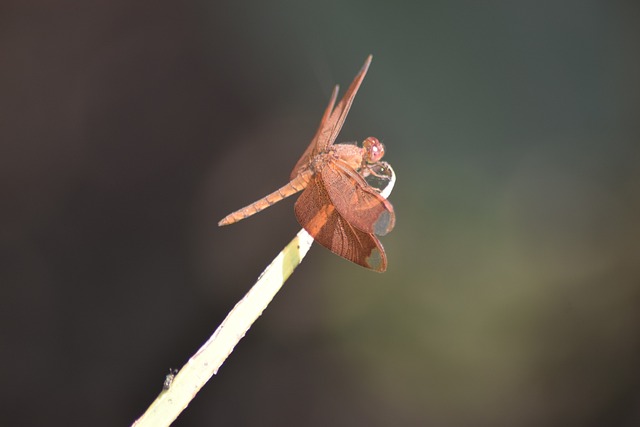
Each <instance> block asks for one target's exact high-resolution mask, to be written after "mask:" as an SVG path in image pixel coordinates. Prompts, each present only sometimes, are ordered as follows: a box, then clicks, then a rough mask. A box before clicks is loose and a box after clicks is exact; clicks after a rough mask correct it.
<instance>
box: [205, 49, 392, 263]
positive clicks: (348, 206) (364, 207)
mask: <svg viewBox="0 0 640 427" xmlns="http://www.w3.org/2000/svg"><path fill="white" fill-rule="evenodd" d="M371 60H372V56H371V55H369V56H368V57H367V59H366V61H365V62H364V65H363V66H362V68H361V69H360V71H359V72H358V74H357V75H356V77H355V79H354V80H353V82H352V83H351V85H350V86H349V88H348V89H347V91H346V93H345V94H344V96H343V97H342V99H341V100H340V102H338V104H337V105H336V104H335V102H336V99H337V96H338V91H339V86H338V85H336V86H335V88H334V90H333V92H332V94H331V98H330V100H329V105H328V106H327V107H326V109H325V111H324V114H323V116H322V119H321V120H320V126H319V127H318V130H317V131H316V133H315V135H314V137H313V139H312V140H311V143H310V144H309V146H308V147H307V149H306V150H305V151H304V153H303V154H302V157H300V160H298V162H297V163H296V165H295V166H294V168H293V171H292V172H291V175H290V177H289V179H290V181H289V182H288V183H287V184H285V185H284V186H282V187H281V188H279V189H277V190H276V191H274V192H272V193H271V194H269V195H267V196H265V197H263V198H261V199H260V200H257V201H255V202H253V203H251V204H250V205H248V206H245V207H243V208H242V209H239V210H237V211H235V212H233V213H231V214H229V215H227V216H226V217H224V218H223V219H222V220H221V221H220V222H219V223H218V225H219V226H224V225H229V224H233V223H235V222H238V221H240V220H243V219H245V218H247V217H249V216H251V215H254V214H256V213H258V212H260V211H262V210H263V209H266V208H268V207H269V206H271V205H273V204H274V203H277V202H279V201H280V200H283V199H285V198H287V197H289V196H292V195H294V194H296V193H298V192H300V191H302V194H301V195H300V197H298V199H297V200H296V202H295V207H294V211H295V216H296V219H297V220H298V222H299V223H300V225H301V226H302V227H303V228H304V229H305V230H306V231H307V232H308V233H309V234H310V235H311V236H312V237H313V238H314V240H315V241H316V242H318V243H319V244H320V245H322V246H324V247H325V248H327V249H329V250H330V251H332V252H333V253H335V254H337V255H339V256H341V257H342V258H345V259H347V260H349V261H351V262H353V263H355V264H358V265H360V266H362V267H365V268H368V269H371V270H374V271H377V272H384V271H385V270H386V269H387V256H386V254H385V251H384V248H383V246H382V243H380V240H379V239H378V238H377V237H376V236H384V235H385V234H387V233H389V232H390V231H391V230H392V229H393V227H394V225H395V213H394V210H393V206H392V205H391V203H390V202H389V201H388V200H387V199H386V198H384V197H382V196H381V195H380V190H379V188H378V187H376V186H375V184H372V183H371V182H372V181H375V180H378V181H380V180H383V181H388V180H389V179H391V174H392V173H393V171H392V169H391V168H390V166H389V165H388V163H386V162H384V161H382V160H381V159H382V157H383V156H384V153H385V149H384V145H383V144H382V143H381V142H380V141H379V140H378V139H377V138H375V137H372V136H370V137H368V138H366V139H365V140H364V141H363V143H362V146H357V145H355V144H353V143H341V144H335V140H336V138H337V137H338V134H339V133H340V130H341V129H342V126H343V124H344V122H345V119H346V118H347V114H348V113H349V110H350V109H351V104H352V103H353V100H354V98H355V96H356V93H357V92H358V89H359V88H360V85H361V83H362V81H363V80H364V77H365V75H366V74H367V71H368V69H369V65H370V64H371ZM334 106H335V108H334ZM393 179H394V180H395V177H394V178H393Z"/></svg>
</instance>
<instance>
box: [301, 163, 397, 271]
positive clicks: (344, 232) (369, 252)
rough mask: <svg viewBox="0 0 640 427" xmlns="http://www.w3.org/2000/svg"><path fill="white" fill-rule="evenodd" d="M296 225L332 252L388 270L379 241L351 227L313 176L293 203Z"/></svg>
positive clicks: (373, 268) (356, 261)
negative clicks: (298, 224)
mask: <svg viewBox="0 0 640 427" xmlns="http://www.w3.org/2000/svg"><path fill="white" fill-rule="evenodd" d="M295 213H296V218H297V219H298V222H299V223H300V225H302V227H304V229H305V230H307V232H308V233H309V234H310V235H311V236H313V238H314V239H315V240H316V242H318V243H320V244H321V245H322V246H324V247H325V248H327V249H329V250H330V251H331V252H333V253H335V254H337V255H340V256H341V257H343V258H345V259H348V260H349V261H351V262H354V263H356V264H358V265H361V266H363V267H365V268H369V269H372V270H375V271H378V272H383V271H385V270H386V269H387V257H386V255H385V253H384V248H383V247H382V244H381V243H380V241H379V240H378V239H377V238H376V237H375V236H374V235H373V234H370V233H365V232H363V231H361V230H358V229H357V228H355V227H353V226H351V225H350V224H349V222H348V221H347V220H345V219H344V218H343V217H342V216H341V215H340V213H339V212H338V211H337V210H336V208H335V206H333V204H332V203H331V199H330V198H329V194H328V193H327V191H326V189H325V187H324V185H323V182H322V180H321V179H320V178H319V177H318V176H314V177H313V178H312V179H311V181H310V182H309V185H308V186H307V188H306V189H305V190H304V192H303V193H302V194H301V195H300V197H299V198H298V200H297V201H296V204H295Z"/></svg>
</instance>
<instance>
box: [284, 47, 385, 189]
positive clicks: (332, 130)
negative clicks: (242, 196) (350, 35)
mask: <svg viewBox="0 0 640 427" xmlns="http://www.w3.org/2000/svg"><path fill="white" fill-rule="evenodd" d="M372 58H373V57H372V56H371V55H369V56H368V57H367V59H366V60H365V61H364V65H363V66H362V68H361V69H360V72H358V75H357V76H356V77H355V79H353V82H352V83H351V86H349V89H347V92H346V93H345V94H344V96H343V97H342V99H341V100H340V102H339V103H338V105H337V106H336V108H335V109H334V108H333V105H334V103H335V101H336V98H337V96H338V86H336V87H335V89H334V90H333V93H332V94H331V100H330V101H329V105H328V106H327V109H326V110H325V111H324V115H323V116H322V120H320V126H319V127H318V130H317V131H316V134H315V135H314V137H313V139H312V140H311V143H310V144H309V146H308V147H307V149H306V150H305V152H304V153H303V154H302V157H300V160H298V162H297V163H296V165H295V166H294V168H293V171H292V172H291V176H290V179H293V178H295V177H296V175H298V173H300V169H301V168H303V167H304V166H306V165H307V164H308V163H309V158H311V157H313V156H314V155H316V154H318V153H321V152H323V151H326V149H327V147H329V146H330V145H331V144H333V143H334V141H335V140H336V138H337V137H338V134H339V133H340V130H341V129H342V125H343V124H344V121H345V120H346V118H347V114H349V109H350V108H351V104H352V103H353V98H355V96H356V93H357V92H358V89H359V88H360V84H361V83H362V80H364V76H365V75H366V74H367V70H368V69H369V65H370V64H371V59H372Z"/></svg>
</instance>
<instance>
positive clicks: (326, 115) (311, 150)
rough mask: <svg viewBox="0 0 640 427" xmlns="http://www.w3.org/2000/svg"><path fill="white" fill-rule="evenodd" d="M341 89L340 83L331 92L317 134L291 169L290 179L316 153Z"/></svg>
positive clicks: (296, 174)
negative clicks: (317, 144)
mask: <svg viewBox="0 0 640 427" xmlns="http://www.w3.org/2000/svg"><path fill="white" fill-rule="evenodd" d="M339 89H340V87H339V86H338V85H336V87H335V88H333V92H332V93H331V99H329V105H327V108H326V109H325V110H324V114H323V115H322V119H320V126H318V130H317V131H316V134H315V135H314V136H313V138H312V139H311V143H310V144H309V146H308V147H307V149H306V150H304V153H302V157H300V159H299V160H298V162H297V163H296V165H295V166H294V167H293V171H291V176H290V177H289V178H290V179H294V178H295V177H296V176H298V174H299V173H300V169H302V167H303V166H306V165H307V164H308V163H309V158H310V157H311V156H312V155H313V154H316V152H317V151H315V148H316V143H317V141H318V137H319V136H320V135H321V134H322V132H324V128H325V127H326V122H327V119H328V118H329V115H330V114H331V110H333V105H334V104H335V103H336V98H337V97H338V90H339Z"/></svg>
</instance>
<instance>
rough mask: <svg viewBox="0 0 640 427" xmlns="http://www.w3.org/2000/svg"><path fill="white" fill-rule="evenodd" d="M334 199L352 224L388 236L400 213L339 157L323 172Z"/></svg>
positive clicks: (325, 185)
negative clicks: (396, 213) (397, 213)
mask: <svg viewBox="0 0 640 427" xmlns="http://www.w3.org/2000/svg"><path fill="white" fill-rule="evenodd" d="M319 175H320V176H321V178H322V181H323V183H324V188H325V189H326V191H327V194H328V196H329V198H330V199H331V203H332V204H333V205H334V206H335V207H336V210H337V211H338V213H340V215H341V216H342V217H343V218H344V219H345V220H346V221H347V222H349V224H351V225H352V226H354V227H355V228H357V229H359V230H360V231H363V232H365V233H374V234H377V235H378V236H384V235H385V234H387V233H388V232H390V231H391V230H392V229H393V227H394V225H395V223H396V216H395V213H394V212H393V206H391V203H389V201H388V200H387V199H385V198H384V197H382V196H381V195H380V194H379V193H378V192H377V191H376V190H375V189H373V188H371V186H370V185H369V184H367V182H366V181H365V180H364V178H362V176H360V174H358V173H357V172H356V171H354V170H353V169H351V168H350V167H349V166H347V165H346V164H345V163H343V162H341V161H340V160H335V161H332V162H329V163H327V164H326V165H325V166H324V167H323V168H322V169H321V170H320V172H319Z"/></svg>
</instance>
